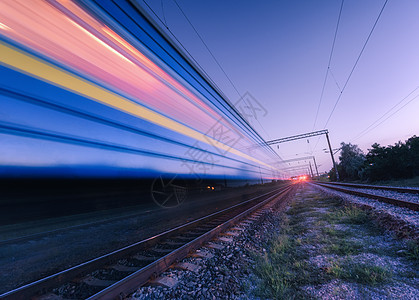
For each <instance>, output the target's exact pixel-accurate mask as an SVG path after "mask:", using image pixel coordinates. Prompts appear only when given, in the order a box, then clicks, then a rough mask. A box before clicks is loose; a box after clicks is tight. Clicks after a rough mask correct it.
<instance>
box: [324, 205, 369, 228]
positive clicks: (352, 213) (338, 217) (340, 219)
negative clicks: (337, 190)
mask: <svg viewBox="0 0 419 300" xmlns="http://www.w3.org/2000/svg"><path fill="white" fill-rule="evenodd" d="M324 218H325V219H326V220H327V221H329V222H330V223H341V224H354V225H363V224H366V223H368V222H369V221H370V220H371V218H370V217H369V215H368V213H367V212H366V211H364V210H362V209H360V208H358V207H356V206H352V205H345V206H343V207H341V208H339V209H336V210H335V211H333V212H331V213H329V214H325V215H324Z"/></svg>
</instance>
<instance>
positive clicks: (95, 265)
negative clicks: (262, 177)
mask: <svg viewBox="0 0 419 300" xmlns="http://www.w3.org/2000/svg"><path fill="white" fill-rule="evenodd" d="M291 186H292V185H287V186H285V187H281V188H278V189H275V190H274V191H270V192H268V193H264V194H262V195H259V196H256V197H253V198H251V199H249V200H247V201H244V202H241V203H239V204H236V205H233V206H230V207H228V208H226V209H223V210H221V211H218V212H215V213H212V214H210V215H207V216H204V217H201V218H199V219H197V220H194V221H191V222H188V223H186V224H183V225H180V226H177V227H175V228H172V229H169V230H167V231H164V232H162V233H160V234H157V235H155V236H153V237H150V238H147V239H145V240H142V241H139V242H136V243H134V244H131V245H129V246H126V247H123V248H121V249H118V250H115V251H112V252H110V253H108V254H105V255H102V256H100V257H97V258H94V259H92V260H89V261H86V262H84V263H81V264H79V265H76V266H74V267H71V268H68V269H66V270H63V271H61V272H58V273H55V274H52V275H50V276H47V277H44V278H42V279H39V280H37V281H34V282H32V283H29V284H26V285H24V286H21V287H19V288H16V289H14V290H11V291H8V292H6V293H4V294H1V295H0V299H22V300H23V299H30V298H32V297H33V296H35V295H39V294H42V293H45V292H46V291H48V290H51V289H52V288H54V287H58V286H60V285H62V284H64V283H66V282H69V281H71V280H73V279H75V278H78V277H82V276H84V275H86V274H88V273H90V272H92V271H94V270H96V269H100V268H101V267H104V266H106V265H108V264H111V263H114V262H116V261H118V260H119V259H121V258H125V257H127V256H131V255H133V254H135V253H136V252H138V251H141V250H146V249H147V248H151V247H152V246H154V245H156V244H157V243H159V242H161V241H162V240H164V239H168V238H170V237H172V236H175V235H176V234H179V233H181V232H185V231H187V230H189V229H191V228H194V227H198V226H199V225H201V224H205V223H206V222H210V221H211V220H214V219H216V218H218V217H221V216H225V215H226V214H227V213H231V212H233V211H234V210H235V209H238V208H241V207H245V205H248V204H249V203H251V202H254V201H257V200H260V199H263V198H264V197H268V199H271V200H272V198H273V197H277V196H279V194H281V193H283V192H286V191H288V190H289V189H290V188H291ZM266 201H267V200H263V201H261V202H259V204H260V203H265V202H266ZM253 207H255V206H253ZM246 211H247V210H246ZM219 226H221V225H219ZM219 226H217V228H218V227H219ZM223 228H224V227H223ZM204 235H205V234H204ZM195 240H196V239H195ZM195 240H194V241H195ZM185 246H186V245H185ZM183 247H184V246H182V247H181V249H184V248H183ZM184 251H185V250H182V251H181V253H184ZM189 251H190V250H189ZM166 256H167V255H166ZM166 256H164V257H162V258H159V259H158V260H157V261H158V262H159V265H160V266H165V265H167V263H164V262H165V261H166V262H168V261H169V260H168V258H166ZM167 266H170V264H169V265H167ZM145 268H147V266H146V267H144V268H142V269H145ZM150 268H151V269H150ZM160 268H161V267H160ZM139 269H140V267H139ZM142 269H140V270H142ZM148 270H153V272H151V273H150V274H153V273H155V272H156V269H154V267H149V268H148ZM135 273H137V272H135ZM135 273H134V274H135ZM134 274H131V275H129V276H128V277H127V278H130V277H131V276H132V275H134ZM149 277H150V276H148V277H147V279H148V278H149ZM137 286H139V284H137ZM94 299H96V298H94Z"/></svg>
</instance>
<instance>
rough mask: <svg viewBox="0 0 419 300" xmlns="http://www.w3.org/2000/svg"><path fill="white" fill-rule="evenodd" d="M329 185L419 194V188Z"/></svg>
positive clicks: (350, 184) (352, 184) (336, 183)
mask: <svg viewBox="0 0 419 300" xmlns="http://www.w3.org/2000/svg"><path fill="white" fill-rule="evenodd" d="M327 184H330V185H336V186H347V187H352V188H357V189H370V190H385V191H392V192H398V193H408V194H419V189H417V188H403V187H393V186H382V185H367V184H355V183H341V182H328V183H327Z"/></svg>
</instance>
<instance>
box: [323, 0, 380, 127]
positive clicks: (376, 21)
mask: <svg viewBox="0 0 419 300" xmlns="http://www.w3.org/2000/svg"><path fill="white" fill-rule="evenodd" d="M387 2H388V0H386V1H385V2H384V4H383V6H382V7H381V10H380V13H379V14H378V17H377V19H376V20H375V22H374V25H373V26H372V28H371V30H370V33H369V34H368V37H367V39H366V40H365V43H364V45H363V46H362V49H361V52H359V55H358V57H357V59H356V61H355V63H354V65H353V67H352V70H351V72H350V73H349V76H348V78H347V79H346V81H345V84H344V85H343V87H342V91H341V92H340V94H339V96H338V98H337V99H336V102H335V105H334V106H333V109H332V111H331V112H330V115H329V117H328V118H327V121H326V124H324V128H326V126H327V124H329V121H330V118H331V117H332V115H333V113H334V112H335V109H336V106H337V105H338V103H339V101H340V99H341V98H342V95H343V92H344V91H345V89H346V86H347V85H348V82H349V80H350V79H351V77H352V74H353V73H354V71H355V68H356V66H357V65H358V62H359V60H360V58H361V56H362V54H363V53H364V50H365V48H366V46H367V44H368V42H369V40H370V38H371V35H372V33H373V32H374V29H375V27H376V26H377V23H378V21H379V20H380V17H381V15H382V13H383V11H384V8H385V7H386V5H387Z"/></svg>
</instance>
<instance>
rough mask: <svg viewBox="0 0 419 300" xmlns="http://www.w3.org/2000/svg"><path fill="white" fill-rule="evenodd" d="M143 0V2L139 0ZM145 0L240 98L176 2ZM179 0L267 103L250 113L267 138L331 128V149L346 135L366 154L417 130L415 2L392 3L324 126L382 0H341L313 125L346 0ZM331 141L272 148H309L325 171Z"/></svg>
mask: <svg viewBox="0 0 419 300" xmlns="http://www.w3.org/2000/svg"><path fill="white" fill-rule="evenodd" d="M138 2H139V3H140V5H142V6H145V4H144V2H143V1H138ZM147 3H148V4H149V5H150V6H151V7H152V8H153V10H154V11H155V13H156V14H157V15H158V16H159V17H160V18H161V19H162V20H165V22H166V24H167V26H168V27H169V29H170V30H171V31H172V32H173V33H174V34H175V35H176V37H177V38H178V39H179V40H180V41H181V42H182V43H183V45H184V46H185V47H186V49H188V51H189V52H190V53H191V54H192V55H193V57H194V58H195V59H196V60H197V61H198V62H199V64H200V65H201V66H202V68H203V69H204V70H205V72H207V73H208V74H209V76H210V77H211V78H212V79H213V80H214V81H215V82H216V84H217V85H218V86H219V87H220V89H221V90H222V91H223V92H224V93H225V94H226V95H227V97H228V99H229V100H230V101H231V102H232V103H236V102H237V101H238V100H239V98H240V97H239V95H238V94H237V92H236V91H235V90H234V88H233V87H232V85H231V84H230V83H229V81H228V79H227V78H226V76H225V75H224V74H223V72H222V71H221V69H220V68H219V67H218V66H217V64H216V62H215V61H214V59H213V58H212V57H211V55H210V53H209V52H208V51H207V49H206V48H205V46H204V44H203V43H202V42H201V40H200V39H199V37H198V36H197V34H196V33H195V32H194V30H193V29H192V27H191V26H190V25H189V24H188V22H187V20H186V19H185V17H184V16H183V15H182V13H181V11H180V10H179V9H178V7H177V6H176V3H175V2H174V1H172V0H154V1H151V0H147ZM178 3H179V5H180V7H181V8H182V9H183V11H184V13H185V14H186V16H187V17H188V18H189V19H190V21H191V22H192V24H193V25H194V26H195V28H196V29H197V31H198V33H199V34H200V35H201V37H202V38H203V40H204V41H205V43H206V44H207V46H208V47H209V49H210V50H211V51H212V53H213V55H214V56H215V57H216V59H217V60H218V62H219V63H220V64H221V66H222V67H223V68H224V71H225V72H226V73H227V74H228V76H229V77H230V79H231V81H232V82H233V83H234V85H235V86H236V88H237V90H238V91H239V93H240V94H241V95H243V94H245V93H246V92H249V93H251V95H253V96H254V98H255V99H257V101H258V102H259V103H260V104H261V105H262V106H263V108H265V109H266V111H267V113H266V115H259V116H258V120H254V119H253V120H251V123H252V125H253V126H254V127H255V128H256V129H257V130H258V132H259V133H260V134H261V135H262V136H263V137H264V138H265V140H270V139H276V138H281V137H286V136H291V135H296V134H301V133H307V132H310V131H313V130H321V129H325V128H326V129H328V130H329V131H330V138H331V142H332V147H333V148H338V147H339V144H340V143H341V142H346V143H348V142H350V143H354V144H357V145H359V146H360V148H361V149H362V150H363V151H364V152H365V153H366V152H367V149H368V148H370V146H371V144H373V143H374V142H378V143H379V144H381V145H384V146H386V145H389V144H394V143H396V142H398V141H405V140H406V139H408V138H409V137H411V136H413V135H415V134H416V135H418V133H419V120H418V113H419V99H418V98H419V89H417V90H415V89H416V88H417V87H418V86H419V55H418V53H419V35H418V34H417V30H418V28H419V18H418V14H419V2H418V1H415V0H402V1H388V3H387V4H386V6H385V8H384V10H383V12H382V15H381V17H380V19H379V20H378V23H377V25H376V27H375V29H374V31H373V33H372V35H371V37H370V39H369V42H368V43H367V45H366V47H365V49H364V52H363V54H362V56H361V57H360V59H359V62H358V64H357V66H356V68H355V69H354V72H353V74H352V76H351V78H350V80H349V81H348V83H347V85H346V88H345V89H344V91H343V94H342V96H341V98H340V101H339V103H338V104H337V106H336V109H335V111H334V113H333V114H332V116H331V118H330V121H329V122H328V124H327V125H326V122H327V119H328V118H329V115H330V113H331V111H332V109H333V106H334V105H335V103H336V101H337V100H338V97H339V94H340V92H341V89H342V88H343V86H344V85H345V82H346V81H347V79H348V76H349V74H350V72H351V70H352V68H353V67H354V64H355V62H356V60H357V58H358V56H359V54H360V52H361V49H362V47H363V46H364V44H365V41H366V39H367V37H368V35H369V34H370V31H371V29H372V27H373V25H374V23H375V21H376V20H377V17H378V15H379V13H380V11H381V9H382V7H383V5H384V3H385V1H383V0H380V1H378V0H374V1H345V2H344V4H343V9H342V14H341V19H340V24H339V28H338V32H337V37H336V43H335V47H334V52H333V56H332V59H331V63H330V71H331V72H329V73H328V77H327V81H326V85H325V90H324V95H323V98H322V101H321V106H320V110H319V114H318V118H317V122H316V125H315V126H314V123H315V117H316V111H317V107H318V105H319V102H320V97H321V91H322V86H323V82H324V79H325V75H326V70H327V66H328V61H329V56H330V53H331V48H332V42H333V37H334V33H335V30H336V23H337V20H338V15H339V11H340V7H341V1H337V0H335V1H331V0H330V1H219V0H214V1H193V0H178ZM150 14H152V13H151V12H150ZM154 17H155V16H154ZM158 22H159V21H158ZM159 24H160V25H161V23H159ZM405 97H406V98H405ZM415 97H418V98H415ZM404 98H405V99H404ZM398 103H399V104H398ZM397 104H398V105H397ZM396 105H397V106H396ZM404 105H406V106H405V107H403V106H404ZM394 106H395V107H394ZM393 107H394V108H393ZM402 107H403V108H402ZM392 108H393V109H392ZM391 109H392V110H391ZM399 109H400V110H399ZM397 110H399V111H398V112H396V111H397ZM387 112H388V114H386V113H387ZM394 112H396V113H395V114H394V115H392V116H390V115H391V114H393V113H394ZM384 114H386V115H384ZM383 115H384V116H383ZM382 116H383V117H382ZM389 116H390V117H389ZM380 117H382V118H381V119H380ZM387 117H389V118H388V119H387V120H385V119H386V118H387ZM383 120H385V121H384V122H382V121H383ZM375 121H377V122H376V123H374V122H375ZM380 122H382V123H381V124H380ZM373 123H374V125H373V126H371V125H372V124H373ZM377 124H379V125H378V126H377V127H376V128H374V127H375V126H376V125H377ZM365 130H368V131H365ZM361 134H362V135H361ZM360 135H361V136H360ZM326 147H327V144H326V139H325V137H324V136H321V137H320V138H311V139H310V140H309V143H308V142H307V140H300V141H296V142H289V143H284V144H281V145H280V148H279V149H277V147H276V146H274V149H275V150H276V151H277V152H278V154H280V155H281V156H282V158H283V159H290V158H296V157H299V156H300V157H302V156H307V155H311V153H313V154H314V155H315V156H316V159H317V163H318V164H319V165H320V167H319V171H328V170H329V169H330V168H331V165H332V164H331V160H330V155H329V154H327V153H325V152H324V151H323V149H325V148H326ZM337 158H338V154H337V155H336V159H337ZM301 164H304V161H302V162H301ZM294 165H295V164H294Z"/></svg>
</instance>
